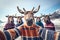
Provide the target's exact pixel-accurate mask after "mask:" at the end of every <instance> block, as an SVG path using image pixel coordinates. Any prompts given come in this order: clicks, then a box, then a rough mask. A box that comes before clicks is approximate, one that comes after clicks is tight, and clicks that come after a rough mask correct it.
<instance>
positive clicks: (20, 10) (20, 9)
mask: <svg viewBox="0 0 60 40" xmlns="http://www.w3.org/2000/svg"><path fill="white" fill-rule="evenodd" d="M17 9H18V11H19V12H20V13H22V14H24V12H23V11H22V10H21V9H19V7H18V6H17Z"/></svg>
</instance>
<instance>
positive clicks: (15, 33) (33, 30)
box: [0, 6, 60, 40]
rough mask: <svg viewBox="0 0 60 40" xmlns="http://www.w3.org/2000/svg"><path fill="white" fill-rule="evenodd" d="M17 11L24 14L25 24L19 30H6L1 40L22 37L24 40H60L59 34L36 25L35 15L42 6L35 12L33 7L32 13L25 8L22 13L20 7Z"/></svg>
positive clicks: (0, 33) (0, 37)
mask: <svg viewBox="0 0 60 40" xmlns="http://www.w3.org/2000/svg"><path fill="white" fill-rule="evenodd" d="M17 9H18V11H19V12H20V13H22V14H24V19H25V22H24V24H23V25H22V26H19V27H17V28H14V29H9V30H6V31H4V33H3V32H2V31H0V35H1V36H0V39H1V40H13V39H15V38H17V37H19V36H21V37H22V40H60V34H59V32H54V31H52V30H47V29H45V28H41V27H39V26H37V25H35V23H34V13H36V12H38V11H39V9H40V6H38V9H37V10H34V7H33V9H32V10H31V11H26V10H25V8H23V10H24V11H22V10H21V9H19V7H18V6H17Z"/></svg>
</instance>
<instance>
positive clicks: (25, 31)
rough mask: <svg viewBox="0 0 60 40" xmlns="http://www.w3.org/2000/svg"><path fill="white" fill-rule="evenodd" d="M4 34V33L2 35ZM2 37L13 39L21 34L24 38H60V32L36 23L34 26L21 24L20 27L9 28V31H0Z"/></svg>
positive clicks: (58, 39)
mask: <svg viewBox="0 0 60 40" xmlns="http://www.w3.org/2000/svg"><path fill="white" fill-rule="evenodd" d="M1 34H2V35H1ZM0 35H1V36H3V37H1V36H0V39H1V40H2V38H5V40H13V39H15V38H17V37H19V36H21V38H22V40H60V33H59V32H54V31H52V30H46V29H45V28H40V27H38V26H36V25H33V26H32V27H27V26H24V25H23V26H20V27H18V28H14V29H9V30H7V31H4V34H3V32H2V33H1V32H0Z"/></svg>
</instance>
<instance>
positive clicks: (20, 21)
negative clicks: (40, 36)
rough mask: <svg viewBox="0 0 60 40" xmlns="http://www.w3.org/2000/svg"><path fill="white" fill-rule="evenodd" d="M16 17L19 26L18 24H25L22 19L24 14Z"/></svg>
mask: <svg viewBox="0 0 60 40" xmlns="http://www.w3.org/2000/svg"><path fill="white" fill-rule="evenodd" d="M15 18H17V24H16V27H18V26H20V25H22V24H23V21H22V18H23V16H15Z"/></svg>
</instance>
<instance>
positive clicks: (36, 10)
mask: <svg viewBox="0 0 60 40" xmlns="http://www.w3.org/2000/svg"><path fill="white" fill-rule="evenodd" d="M39 9H40V5H39V6H38V8H37V9H35V10H34V11H33V13H37V12H38V11H39Z"/></svg>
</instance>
